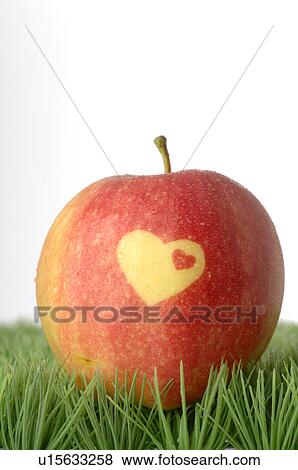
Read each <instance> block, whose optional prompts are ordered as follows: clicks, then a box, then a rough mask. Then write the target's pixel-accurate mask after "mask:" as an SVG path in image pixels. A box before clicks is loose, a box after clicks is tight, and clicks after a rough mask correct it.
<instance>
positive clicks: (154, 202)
mask: <svg viewBox="0 0 298 470" xmlns="http://www.w3.org/2000/svg"><path fill="white" fill-rule="evenodd" d="M155 143H156V144H157V146H158V148H159V150H160V152H161V154H162V156H163V159H164V163H165V170H166V173H165V174H161V175H154V176H130V175H125V176H121V177H111V178H105V179H102V180H99V181H96V182H95V183H93V184H91V185H90V186H88V187H87V188H85V189H84V190H82V191H81V192H80V193H79V194H78V195H77V196H75V197H74V198H73V199H72V200H71V201H70V202H69V203H68V204H67V205H66V207H65V208H64V209H63V210H62V212H61V213H60V214H59V215H58V217H57V218H56V220H55V221H54V223H53V225H52V227H51V229H50V231H49V233H48V235H47V238H46V240H45V243H44V246H43V249H42V253H41V256H40V260H39V264H38V270H37V279H36V282H37V286H36V287H37V303H38V306H39V307H40V312H43V313H41V314H40V316H41V322H42V325H43V328H44V331H45V334H46V337H47V340H48V342H49V345H50V347H51V349H52V351H53V352H54V354H55V355H56V357H57V359H58V360H59V361H60V363H61V364H63V365H64V367H66V369H67V370H68V371H69V372H73V371H75V372H76V373H77V375H78V377H79V375H80V373H81V372H83V373H84V374H85V375H86V377H87V379H88V380H90V379H91V378H92V376H93V375H94V373H95V371H96V370H98V369H99V370H100V371H101V373H102V375H103V377H104V378H105V383H106V387H107V392H108V393H109V394H113V383H114V377H115V370H116V369H117V370H118V378H119V384H120V385H122V384H123V383H124V380H125V376H126V377H127V378H128V381H130V380H132V377H133V374H134V371H135V370H138V374H137V381H136V398H137V399H138V398H139V397H140V393H141V384H142V379H143V376H144V374H145V375H146V378H147V379H148V381H150V382H151V383H152V379H153V375H154V368H156V369H157V374H158V380H159V386H160V389H162V388H163V387H164V386H165V385H166V384H167V383H168V382H169V381H170V380H172V387H171V389H170V390H169V392H168V393H167V394H166V396H165V397H164V401H163V406H164V408H165V409H170V408H175V407H178V406H179V405H180V404H181V398H180V391H179V364H180V361H181V360H182V361H183V365H184V374H185V387H186V399H187V402H188V403H191V402H193V401H195V400H198V399H199V398H200V397H201V396H202V394H203V393H204V390H205V388H206V385H207V380H208V375H209V371H210V367H211V365H213V366H215V367H218V366H219V365H220V364H221V361H222V360H224V361H226V362H227V364H228V366H229V367H231V366H232V365H233V364H234V363H238V362H241V363H242V364H243V366H245V365H246V364H247V363H248V362H249V361H255V360H257V359H258V358H259V357H260V355H261V354H262V352H263V351H264V350H265V348H266V346H267V344H268V342H269V340H270V338H271V336H272V334H273V332H274V329H275V326H276V323H277V321H278V317H279V314H280V309H281V304H282V297H283V289H284V265H283V257H282V251H281V247H280V243H279V240H278V236H277V233H276V230H275V228H274V225H273V223H272V221H271V219H270V217H269V215H268V214H267V212H266V210H265V209H264V207H263V206H262V205H261V204H260V202H259V201H258V200H257V199H256V198H255V197H254V196H253V195H252V194H251V193H250V192H249V191H248V190H247V189H245V188H244V187H243V186H241V185H239V184H238V183H236V182H235V181H232V180H231V179H229V178H227V177H226V176H223V175H221V174H218V173H215V172H212V171H196V170H188V171H182V172H177V173H171V172H170V162H169V155H168V152H167V148H166V139H165V138H164V137H158V138H157V139H156V140H155ZM45 306H48V307H49V306H50V307H51V309H50V311H47V313H46V314H45V313H44V310H43V307H45ZM62 307H64V310H63V308H62ZM62 310H63V311H62ZM143 403H144V405H145V406H148V407H151V406H152V405H153V403H154V399H153V396H152V393H151V391H150V387H149V385H148V383H147V385H146V387H145V391H144V397H143Z"/></svg>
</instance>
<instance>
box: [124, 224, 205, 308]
mask: <svg viewBox="0 0 298 470" xmlns="http://www.w3.org/2000/svg"><path fill="white" fill-rule="evenodd" d="M117 259H118V263H119V265H120V267H121V269H122V271H123V273H124V274H125V276H126V279H127V281H128V282H129V284H130V285H131V286H132V287H133V288H134V290H135V291H136V292H137V294H138V295H139V297H141V299H142V300H143V301H144V302H145V303H146V304H147V305H154V304H157V303H158V302H162V301H163V300H166V299H168V298H169V297H172V296H174V295H176V294H178V293H179V292H181V291H183V290H184V289H186V288H187V287H189V286H190V285H191V284H192V283H193V282H195V281H196V280H197V279H198V278H199V277H200V276H201V274H202V273H203V271H204V268H205V255H204V251H203V249H202V247H201V246H200V245H199V244H198V243H196V242H194V241H192V240H188V239H182V240H175V241H172V242H169V243H163V241H162V240H161V239H160V238H159V237H157V236H156V235H154V234H153V233H151V232H148V231H146V230H133V231H132V232H129V233H127V234H125V235H124V236H123V237H122V238H121V240H120V241H119V243H118V246H117Z"/></svg>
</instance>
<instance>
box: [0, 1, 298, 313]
mask: <svg viewBox="0 0 298 470" xmlns="http://www.w3.org/2000/svg"><path fill="white" fill-rule="evenodd" d="M294 6H295V2H286V1H280V2H278V3H275V2H272V1H269V2H260V1H257V2H254V1H247V2H242V1H239V0H237V1H235V2H229V1H224V2H223V1H217V2H214V1H208V2H207V1H204V2H203V1H198V0H186V1H182V0H181V1H174V0H150V1H149V0H148V1H140V0H134V1H132V0H125V1H114V0H105V1H99V0H97V1H88V0H84V1H74V0H71V1H61V0H58V1H56V0H50V1H45V0H44V1H42V2H41V1H37V0H36V1H32V0H30V1H24V0H22V1H12V0H0V156H1V171H0V176H1V188H0V190H1V195H0V200H1V243H0V250H1V263H0V285H1V308H0V321H10V320H15V319H17V318H19V317H21V316H23V317H27V318H28V319H32V316H33V305H34V304H35V297H34V282H33V279H34V276H35V269H36V265H37V261H38V257H39V253H40V250H41V247H42V243H43V240H44V238H45V235H46V233H47V231H48V229H49V226H50V224H51V223H52V221H53V219H54V217H55V216H56V215H57V213H58V211H60V209H61V208H62V207H63V206H64V205H65V203H66V202H67V201H68V200H69V199H70V198H71V197H73V196H74V195H75V194H76V193H77V192H78V191H79V190H81V189H82V188H83V187H84V186H86V185H88V184H89V183H91V182H92V181H94V180H96V179H100V178H103V177H105V176H108V175H111V174H113V170H112V168H111V167H110V165H109V163H108V161H107V160H106V158H105V156H104V154H103V153H102V151H101V150H100V149H99V147H98V146H97V144H96V143H95V141H94V139H93V137H92V136H91V134H90V132H89V131H88V129H87V128H86V126H85V125H84V123H83V122H82V119H81V118H80V116H79V115H78V113H77V111H76V110H75V108H74V106H73V104H72V103H71V101H70V100H69V98H68V97H67V96H66V94H65V92H64V91H63V89H62V88H61V86H60V84H59V83H58V81H57V78H56V77H55V76H54V75H53V72H52V71H51V69H50V67H49V65H48V64H47V63H46V61H45V60H44V58H43V57H42V55H41V53H40V51H39V50H38V49H37V47H36V45H35V44H34V42H33V40H32V38H31V37H30V36H29V34H28V32H27V30H26V29H25V25H28V27H29V28H30V30H31V31H32V33H33V35H34V36H35V37H36V39H37V41H38V42H39V44H40V46H41V47H42V49H43V50H44V52H45V54H46V55H47V57H48V59H49V61H50V62H51V63H52V65H53V67H54V68H55V70H56V72H57V73H58V75H59V76H60V78H61V79H62V81H63V83H64V85H65V87H66V88H67V90H68V92H69V93H70V95H71V96H72V98H73V99H74V100H75V102H76V104H77V106H78V107H79V109H80V111H81V113H82V114H83V115H84V117H85V118H86V120H87V122H88V124H89V125H90V127H91V129H92V131H93V132H94V134H95V135H96V137H97V138H98V140H99V142H100V143H101V145H102V146H103V148H104V149H105V151H106V153H107V154H108V156H109V157H110V159H111V160H112V162H113V164H114V165H115V167H116V169H117V171H118V172H119V173H120V174H123V173H132V174H152V173H159V172H161V171H162V162H161V159H160V157H159V155H158V153H157V150H156V149H155V147H154V145H153V143H152V141H153V139H154V137H156V136H157V135H159V134H161V133H162V134H165V135H166V136H167V138H168V143H169V150H170V153H171V156H172V166H173V169H174V171H178V170H179V169H182V167H183V166H184V164H185V162H186V160H187V159H188V158H189V156H190V155H191V153H192V152H193V150H194V148H195V147H196V145H197V143H198V142H199V141H200V139H201V137H202V135H203V134H204V132H205V131H206V129H207V128H208V126H209V124H210V122H211V121H212V120H213V118H214V116H215V115H216V113H217V112H218V110H219V108H220V106H221V105H222V103H223V102H224V101H225V99H226V98H227V96H228V94H229V92H230V91H231V89H232V88H233V86H234V85H235V83H236V81H237V79H238V78H239V76H240V75H241V73H242V71H243V70H244V68H245V67H246V65H247V64H248V62H249V60H250V59H251V57H252V56H253V54H254V52H255V51H256V49H257V47H258V46H259V44H260V43H261V41H262V39H263V38H264V37H265V35H266V33H267V32H268V30H269V29H270V27H271V25H273V24H274V25H275V26H274V29H273V30H272V32H271V34H270V35H269V37H268V39H267V41H266V42H265V43H264V46H263V47H262V49H261V50H260V52H259V54H258V55H257V56H256V58H255V60H254V61H253V62H252V64H251V66H250V67H249V69H248V71H247V73H246V74H245V75H244V77H243V79H242V80H241V82H240V83H239V86H238V87H237V88H236V90H235V92H234V93H233V95H232V96H231V98H230V100H229V101H228V103H227V104H226V106H225V107H224V109H223V111H222V113H221V114H220V116H219V117H218V119H217V121H216V122H215V124H214V126H213V127H212V128H211V130H210V132H209V133H208V135H207V136H206V138H205V139H204V141H203V143H202V144H201V146H200V147H199V149H198V151H197V152H196V154H195V155H194V157H193V159H192V160H191V162H190V164H189V166H188V168H202V169H212V170H216V171H218V172H221V173H224V174H225V175H227V176H230V177H232V178H233V179H235V180H237V181H238V182H240V183H242V184H243V185H244V186H246V187H247V188H249V189H250V190H251V191H252V192H253V193H254V194H255V195H256V196H257V197H258V198H259V199H260V200H261V201H262V203H263V204H264V205H265V207H266V208H267V210H268V212H269V213H270V215H271V217H272V219H273V221H274V223H275V225H276V227H277V230H278V233H279V236H280V240H281V243H282V246H283V251H284V257H285V264H286V292H285V300H284V306H283V310H282V318H283V319H292V320H294V321H298V309H297V307H296V294H297V273H296V270H297V266H298V255H297V235H298V233H297V200H298V184H297V170H296V169H297V164H296V162H297V159H298V132H297V128H298V122H297V114H298V111H297V110H298V92H297V84H298V67H297V61H298V54H297V49H298V28H297V11H295V8H294Z"/></svg>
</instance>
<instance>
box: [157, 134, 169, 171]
mask: <svg viewBox="0 0 298 470" xmlns="http://www.w3.org/2000/svg"><path fill="white" fill-rule="evenodd" d="M154 143H155V145H156V147H157V148H158V150H159V151H160V154H161V156H162V159H163V164H164V167H165V173H171V162H170V155H169V152H168V149H167V139H166V138H165V137H164V136H163V135H160V136H159V137H156V139H154Z"/></svg>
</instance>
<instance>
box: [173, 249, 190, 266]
mask: <svg viewBox="0 0 298 470" xmlns="http://www.w3.org/2000/svg"><path fill="white" fill-rule="evenodd" d="M172 259H173V263H174V265H175V268H176V269H189V268H192V267H193V266H194V264H195V262H196V258H195V256H192V255H187V254H186V253H185V252H184V251H183V250H174V251H173V253H172Z"/></svg>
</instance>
